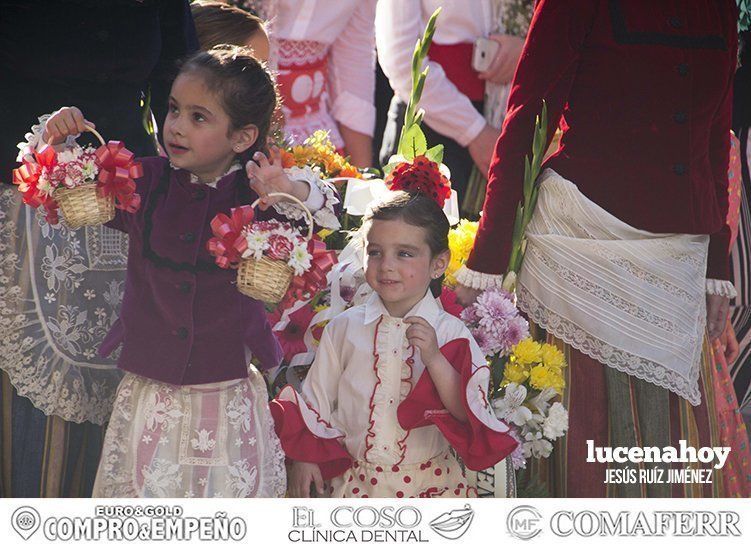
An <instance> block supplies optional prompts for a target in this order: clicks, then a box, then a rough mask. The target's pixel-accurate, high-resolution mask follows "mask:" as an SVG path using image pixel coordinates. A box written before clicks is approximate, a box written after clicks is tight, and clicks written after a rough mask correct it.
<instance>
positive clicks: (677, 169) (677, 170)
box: [673, 163, 686, 176]
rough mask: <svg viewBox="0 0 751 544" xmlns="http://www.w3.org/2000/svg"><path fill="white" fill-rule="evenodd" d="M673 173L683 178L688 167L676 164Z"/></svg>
mask: <svg viewBox="0 0 751 544" xmlns="http://www.w3.org/2000/svg"><path fill="white" fill-rule="evenodd" d="M673 173H674V174H675V175H676V176H682V175H683V174H685V173H686V165H685V164H682V163H678V164H674V165H673Z"/></svg>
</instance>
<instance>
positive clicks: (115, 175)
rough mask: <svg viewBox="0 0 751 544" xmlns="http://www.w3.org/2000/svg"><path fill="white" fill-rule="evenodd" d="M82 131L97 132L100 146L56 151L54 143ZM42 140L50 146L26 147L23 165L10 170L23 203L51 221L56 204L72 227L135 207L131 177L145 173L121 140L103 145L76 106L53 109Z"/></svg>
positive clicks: (94, 222)
mask: <svg viewBox="0 0 751 544" xmlns="http://www.w3.org/2000/svg"><path fill="white" fill-rule="evenodd" d="M84 131H87V132H91V133H92V134H93V135H94V136H96V138H97V139H98V140H99V143H100V144H101V145H100V147H99V148H97V149H96V150H95V149H94V148H93V147H92V146H86V147H81V146H74V147H66V148H65V149H63V150H60V151H58V150H55V149H54V148H53V147H52V144H54V143H57V142H63V141H65V140H66V138H67V136H71V135H78V134H80V133H81V132H84ZM42 138H43V141H45V140H46V141H47V142H48V145H43V146H42V147H41V148H40V149H32V150H30V153H29V154H27V155H26V157H25V158H24V161H23V164H22V165H21V167H19V168H17V169H15V170H14V171H13V182H14V183H15V184H17V185H18V186H19V190H20V191H21V192H22V193H23V199H24V203H26V204H28V205H29V206H32V207H34V208H38V207H39V206H43V207H44V208H45V210H46V212H47V215H46V219H47V221H48V222H49V223H50V224H56V223H57V222H58V213H57V212H58V208H59V209H60V210H61V211H62V213H63V218H64V219H65V222H66V223H67V225H68V226H69V227H70V228H73V229H77V228H80V227H84V226H92V225H101V224H104V223H106V222H108V221H110V220H112V218H114V216H115V208H116V207H117V208H119V209H122V210H125V211H128V212H131V213H132V212H135V211H136V210H137V209H138V208H139V206H140V197H139V195H138V194H137V193H136V192H135V182H134V178H139V177H141V176H142V175H143V170H142V168H141V165H140V163H138V162H135V161H134V160H133V153H131V152H130V151H128V150H127V149H126V148H125V146H124V144H123V143H122V142H119V141H114V140H111V141H110V142H108V143H105V142H104V139H103V138H102V136H101V135H100V134H99V133H98V132H97V131H96V129H95V128H94V124H93V123H90V122H89V121H86V120H85V119H84V118H83V115H82V114H81V112H80V110H78V108H62V109H61V110H59V111H57V112H55V113H54V114H53V115H52V116H51V117H50V118H49V119H48V121H47V124H46V127H45V133H44V134H43V135H42Z"/></svg>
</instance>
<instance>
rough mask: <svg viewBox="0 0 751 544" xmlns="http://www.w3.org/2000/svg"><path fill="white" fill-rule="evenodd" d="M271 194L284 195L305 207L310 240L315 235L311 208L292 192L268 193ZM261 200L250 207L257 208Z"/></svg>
mask: <svg viewBox="0 0 751 544" xmlns="http://www.w3.org/2000/svg"><path fill="white" fill-rule="evenodd" d="M269 196H281V197H284V198H286V199H288V200H291V201H292V202H294V203H295V204H297V205H298V206H300V207H301V208H302V209H303V211H304V212H305V218H306V219H307V220H308V240H310V239H311V238H312V237H313V215H312V214H311V213H310V210H309V209H308V207H307V206H306V205H305V204H303V203H302V201H301V200H300V199H299V198H297V197H295V196H292V195H291V194H288V193H268V194H267V195H266V197H269ZM264 198H265V197H264ZM261 200H263V199H262V198H257V199H256V201H255V202H253V204H251V205H250V207H251V208H255V207H256V206H257V205H258V203H259V202H261Z"/></svg>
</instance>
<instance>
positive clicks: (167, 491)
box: [45, 46, 336, 497]
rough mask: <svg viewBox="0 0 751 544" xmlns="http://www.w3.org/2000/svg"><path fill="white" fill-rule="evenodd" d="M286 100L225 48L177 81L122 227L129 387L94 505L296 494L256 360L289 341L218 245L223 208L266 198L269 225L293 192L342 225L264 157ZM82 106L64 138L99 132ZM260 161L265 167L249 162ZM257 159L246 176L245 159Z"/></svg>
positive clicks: (54, 130) (52, 124) (68, 112)
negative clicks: (160, 149) (289, 490)
mask: <svg viewBox="0 0 751 544" xmlns="http://www.w3.org/2000/svg"><path fill="white" fill-rule="evenodd" d="M276 104H277V94H276V89H275V85H274V82H273V80H272V78H271V76H270V75H269V73H268V71H267V70H266V69H265V67H264V66H263V65H262V64H261V63H259V62H258V61H257V60H256V59H255V58H253V56H252V55H251V54H250V52H249V51H248V50H246V49H243V48H237V47H230V46H221V47H219V48H214V49H212V50H211V51H208V52H203V53H198V54H196V55H195V56H193V57H191V58H190V59H189V60H187V61H186V62H185V64H183V66H182V68H181V70H180V73H179V75H178V76H177V79H176V80H175V82H174V83H173V85H172V91H171V93H170V98H169V108H168V113H167V118H166V120H165V122H164V129H163V137H164V148H165V150H166V152H167V155H168V157H169V158H162V157H151V158H145V159H142V160H141V162H142V164H143V169H144V176H143V177H142V178H141V179H139V180H138V181H137V192H138V194H139V195H140V197H141V207H140V209H139V210H138V211H137V212H136V213H134V214H130V213H122V212H121V211H119V210H118V215H117V216H116V217H115V219H114V220H113V221H112V222H111V223H110V224H109V225H110V226H111V227H113V228H116V229H119V230H122V231H125V232H127V233H128V234H129V237H130V250H129V256H128V272H127V279H126V287H125V296H124V300H123V307H122V312H121V316H120V319H119V320H118V322H117V323H116V325H115V326H114V327H113V329H112V331H110V334H109V335H108V337H107V338H106V339H105V340H104V342H103V345H102V351H104V352H108V351H112V350H114V349H115V348H116V347H117V346H119V345H120V344H122V352H121V354H120V359H119V366H120V368H122V369H123V370H124V371H125V377H124V379H123V381H122V383H121V385H120V387H119V389H118V392H117V398H116V400H115V406H114V409H113V413H112V418H111V420H110V423H109V427H108V429H107V435H106V438H105V444H104V449H103V453H102V458H101V461H100V464H99V471H98V473H97V479H96V483H95V485H94V496H100V497H274V496H283V495H284V492H285V487H286V478H285V469H284V454H283V452H282V450H281V447H280V445H279V441H278V440H277V438H276V436H275V433H274V429H273V422H272V419H271V417H270V414H269V410H268V407H267V403H268V397H267V392H266V387H265V384H264V381H263V378H262V377H261V375H260V373H259V372H258V370H256V369H255V368H254V366H253V365H250V364H249V362H250V360H251V358H252V357H254V358H255V359H256V360H258V361H259V362H260V364H261V366H263V367H264V368H267V369H268V368H271V367H273V366H275V365H277V364H278V363H279V361H280V359H281V355H280V350H279V346H278V344H277V342H276V340H275V338H274V336H273V334H272V331H271V328H270V326H269V324H268V323H267V321H266V314H265V311H264V306H263V304H262V303H261V302H259V301H257V300H254V299H251V298H248V297H245V296H243V295H241V294H240V293H239V292H238V291H237V288H236V286H235V285H234V280H235V273H234V271H232V270H224V269H221V268H219V267H218V266H216V265H215V263H214V260H213V258H212V257H211V255H210V254H209V253H208V251H207V250H206V242H207V241H208V239H209V238H211V236H212V232H211V228H210V225H209V223H210V221H211V219H212V218H213V217H214V216H215V215H216V214H217V213H229V211H230V209H231V208H234V207H237V206H241V205H244V204H250V203H251V202H253V201H254V200H255V199H256V198H258V197H259V196H260V197H262V198H263V200H262V204H261V208H263V211H261V212H260V216H261V217H266V218H268V217H270V216H275V217H277V218H281V219H283V220H287V218H285V217H282V216H281V215H280V214H284V212H285V211H288V210H289V208H285V207H284V206H285V205H283V204H281V203H278V202H277V201H276V199H274V198H268V197H266V195H267V194H268V193H270V192H278V191H280V192H285V193H290V194H292V195H294V196H296V197H297V198H299V199H300V200H302V201H304V202H305V204H306V205H307V206H308V207H309V208H310V209H311V211H313V212H316V211H318V212H319V213H317V214H316V216H317V217H322V216H325V217H328V218H331V217H332V215H331V214H330V213H327V212H330V211H331V210H333V205H334V204H335V203H336V197H335V193H334V192H333V191H332V190H331V189H330V188H329V187H327V186H325V185H324V184H323V182H321V180H320V179H318V178H317V177H316V176H314V175H312V172H310V171H300V170H295V171H294V174H292V173H290V175H293V177H294V176H297V177H300V178H302V179H295V180H293V179H290V177H289V176H288V175H287V173H286V172H285V170H283V169H282V166H281V161H280V160H279V157H278V156H277V155H275V154H272V155H271V157H270V158H269V157H267V156H266V155H264V154H263V152H262V151H261V149H263V147H264V144H265V142H266V139H267V135H268V132H269V125H270V123H271V116H272V113H273V111H274V109H275V107H276ZM91 124H92V123H90V122H89V121H87V120H86V119H85V118H84V116H83V114H82V113H81V112H80V111H79V110H78V109H76V108H74V107H69V108H63V109H61V110H59V111H57V112H55V114H53V115H52V116H51V117H50V119H49V120H48V122H47V125H46V136H45V137H46V138H47V139H49V140H50V141H51V142H53V143H55V142H59V141H62V140H64V139H65V138H66V137H67V136H69V135H75V134H77V133H80V132H82V131H83V130H85V128H86V125H91ZM248 159H252V160H248ZM246 160H248V161H247V164H246V165H245V168H243V163H245V162H246Z"/></svg>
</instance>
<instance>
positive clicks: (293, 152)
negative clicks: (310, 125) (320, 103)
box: [281, 130, 362, 179]
mask: <svg viewBox="0 0 751 544" xmlns="http://www.w3.org/2000/svg"><path fill="white" fill-rule="evenodd" d="M281 151H282V166H283V167H284V168H291V167H293V166H297V167H298V168H302V167H304V166H310V167H311V168H313V169H314V170H316V171H318V173H320V174H321V177H323V178H328V179H336V178H357V179H360V178H362V174H361V173H360V171H359V170H358V169H357V168H356V167H354V166H352V165H351V164H350V163H349V161H348V160H347V159H346V158H345V157H343V156H342V155H341V154H339V153H338V152H337V151H336V148H335V147H334V144H332V143H331V140H330V139H329V133H328V131H325V130H317V131H315V132H314V133H313V134H312V135H311V136H309V137H308V138H307V139H306V140H305V141H304V142H303V144H302V145H292V146H286V147H284V148H282V150H281Z"/></svg>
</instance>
